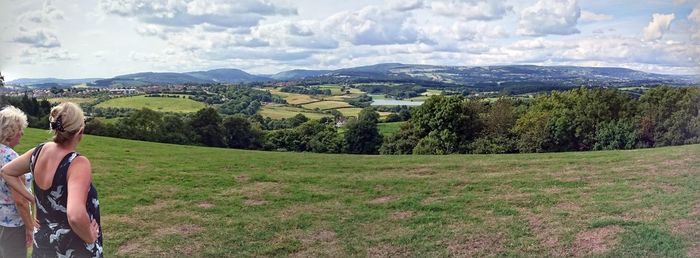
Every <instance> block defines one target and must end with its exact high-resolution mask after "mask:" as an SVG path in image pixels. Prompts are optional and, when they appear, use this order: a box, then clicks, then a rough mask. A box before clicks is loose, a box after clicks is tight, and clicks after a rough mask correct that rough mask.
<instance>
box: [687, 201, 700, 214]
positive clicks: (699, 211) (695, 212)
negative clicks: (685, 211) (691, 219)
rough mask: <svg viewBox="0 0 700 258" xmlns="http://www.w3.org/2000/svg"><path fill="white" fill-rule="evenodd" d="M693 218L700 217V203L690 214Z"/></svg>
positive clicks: (691, 209)
mask: <svg viewBox="0 0 700 258" xmlns="http://www.w3.org/2000/svg"><path fill="white" fill-rule="evenodd" d="M689 214H690V215H691V216H700V203H697V204H695V206H693V207H692V208H690V213H689Z"/></svg>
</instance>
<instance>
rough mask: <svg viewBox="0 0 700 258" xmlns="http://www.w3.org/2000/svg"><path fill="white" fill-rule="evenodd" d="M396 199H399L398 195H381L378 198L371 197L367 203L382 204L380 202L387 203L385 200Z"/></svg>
mask: <svg viewBox="0 0 700 258" xmlns="http://www.w3.org/2000/svg"><path fill="white" fill-rule="evenodd" d="M398 199H399V197H398V196H382V197H379V198H375V199H372V200H370V201H369V202H367V203H369V204H382V203H387V202H391V201H396V200H398Z"/></svg>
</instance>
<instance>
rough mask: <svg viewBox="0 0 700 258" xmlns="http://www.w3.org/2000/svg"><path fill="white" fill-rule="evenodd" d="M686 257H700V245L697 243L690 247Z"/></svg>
mask: <svg viewBox="0 0 700 258" xmlns="http://www.w3.org/2000/svg"><path fill="white" fill-rule="evenodd" d="M686 255H688V257H700V243H695V244H693V245H692V246H690V247H689V248H688V250H687V252H686Z"/></svg>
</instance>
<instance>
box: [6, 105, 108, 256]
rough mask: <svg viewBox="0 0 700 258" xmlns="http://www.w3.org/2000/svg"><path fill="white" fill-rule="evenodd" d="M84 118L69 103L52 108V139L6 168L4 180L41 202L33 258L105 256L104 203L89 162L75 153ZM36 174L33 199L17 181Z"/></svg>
mask: <svg viewBox="0 0 700 258" xmlns="http://www.w3.org/2000/svg"><path fill="white" fill-rule="evenodd" d="M84 118H85V116H84V115H83V110H81V109H80V107H79V106H78V105H76V104H75V103H71V102H64V103H61V104H60V105H58V106H55V107H54V108H52V109H51V113H50V114H49V122H50V125H51V131H52V132H53V134H54V137H53V140H52V141H50V142H47V143H42V144H39V145H38V146H37V147H36V148H34V149H31V150H29V151H27V152H26V153H24V154H22V156H19V157H18V158H17V159H15V160H13V161H12V162H10V163H9V164H7V165H5V166H4V167H3V168H2V177H3V178H5V180H8V181H7V182H8V185H9V186H10V187H12V188H13V189H15V190H17V192H18V193H20V194H21V195H22V196H23V198H25V199H27V200H29V201H32V202H34V203H36V218H37V220H38V222H39V227H38V229H37V230H36V233H34V246H33V248H32V257H102V234H101V230H100V202H99V201H98V199H97V190H96V189H95V186H94V185H93V184H92V166H91V165H90V161H89V160H88V159H87V158H86V157H85V156H82V155H80V154H78V153H77V152H76V147H77V146H78V144H79V143H80V141H81V140H82V139H83V130H85V120H84ZM27 171H30V172H31V173H32V175H33V176H34V183H33V187H34V195H36V198H35V197H34V195H32V194H31V193H30V192H29V191H26V189H23V187H22V185H21V184H19V182H18V180H13V179H15V178H19V177H22V176H23V175H24V174H25V173H27Z"/></svg>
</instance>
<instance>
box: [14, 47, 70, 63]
mask: <svg viewBox="0 0 700 258" xmlns="http://www.w3.org/2000/svg"><path fill="white" fill-rule="evenodd" d="M77 58H78V56H77V55H76V54H74V53H70V52H68V51H66V50H63V49H58V48H50V49H39V48H27V49H25V50H23V51H22V54H21V55H20V63H22V64H50V63H55V62H57V61H71V60H76V59H77Z"/></svg>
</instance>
